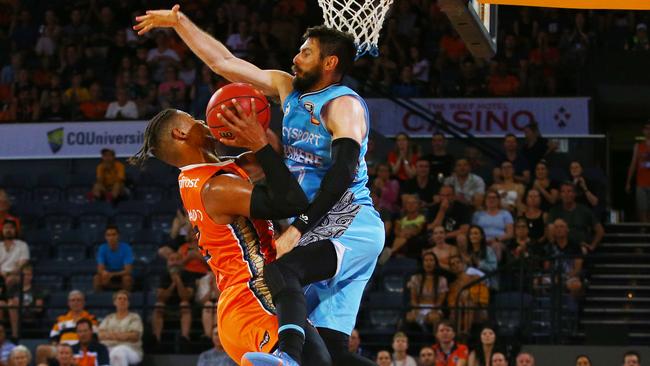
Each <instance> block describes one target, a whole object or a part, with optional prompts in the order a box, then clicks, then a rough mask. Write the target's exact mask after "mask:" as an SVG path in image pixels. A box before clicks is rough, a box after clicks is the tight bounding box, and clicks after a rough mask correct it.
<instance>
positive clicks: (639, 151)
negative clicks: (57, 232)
mask: <svg viewBox="0 0 650 366" xmlns="http://www.w3.org/2000/svg"><path fill="white" fill-rule="evenodd" d="M643 136H644V140H643V141H642V142H637V143H636V144H634V148H633V153H632V160H631V161H630V166H629V167H628V168H627V180H626V183H625V191H626V192H627V193H628V194H630V193H632V178H633V177H635V179H634V185H635V189H634V198H635V199H636V214H637V220H639V221H641V222H645V223H648V222H650V120H648V121H646V123H645V124H644V126H643ZM0 222H2V206H1V204H0Z"/></svg>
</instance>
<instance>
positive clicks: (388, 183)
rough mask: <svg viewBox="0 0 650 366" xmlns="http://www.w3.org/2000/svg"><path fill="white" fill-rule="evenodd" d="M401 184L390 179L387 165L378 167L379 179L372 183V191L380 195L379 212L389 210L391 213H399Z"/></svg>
mask: <svg viewBox="0 0 650 366" xmlns="http://www.w3.org/2000/svg"><path fill="white" fill-rule="evenodd" d="M399 188H400V187H399V182H398V181H397V180H395V179H392V178H391V177H390V168H389V167H388V165H387V164H383V163H382V164H379V165H377V177H375V179H374V180H373V181H372V190H373V191H376V192H378V193H379V205H378V206H375V208H376V209H377V210H388V211H389V212H391V213H396V212H397V211H399V207H398V199H399Z"/></svg>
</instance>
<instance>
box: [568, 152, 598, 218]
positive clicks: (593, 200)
mask: <svg viewBox="0 0 650 366" xmlns="http://www.w3.org/2000/svg"><path fill="white" fill-rule="evenodd" d="M569 173H570V174H571V182H573V185H574V186H575V191H576V202H578V203H581V204H583V205H585V206H587V207H589V208H595V207H597V206H598V202H599V199H598V195H597V193H594V192H598V188H597V187H596V183H594V182H591V181H589V180H587V179H586V178H585V177H584V175H583V173H584V170H583V169H582V164H580V162H579V161H572V162H571V164H570V165H569Z"/></svg>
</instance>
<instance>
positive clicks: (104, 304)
mask: <svg viewBox="0 0 650 366" xmlns="http://www.w3.org/2000/svg"><path fill="white" fill-rule="evenodd" d="M90 283H91V284H92V278H91V281H90ZM86 306H87V307H89V308H109V309H113V293H112V292H111V291H104V292H93V293H89V294H88V295H86Z"/></svg>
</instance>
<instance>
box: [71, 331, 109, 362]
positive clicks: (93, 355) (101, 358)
mask: <svg viewBox="0 0 650 366" xmlns="http://www.w3.org/2000/svg"><path fill="white" fill-rule="evenodd" d="M94 326H95V325H94V324H93V323H92V322H91V321H90V320H88V319H79V321H77V326H76V328H75V329H76V331H77V337H78V338H79V342H78V343H77V344H75V345H73V346H72V352H73V353H74V360H75V362H76V364H77V365H78V366H109V365H111V366H112V365H114V364H113V363H111V362H110V361H109V358H108V348H106V346H104V345H103V344H101V343H99V342H97V341H96V340H95V338H94V334H93V333H94V331H93V329H94Z"/></svg>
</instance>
